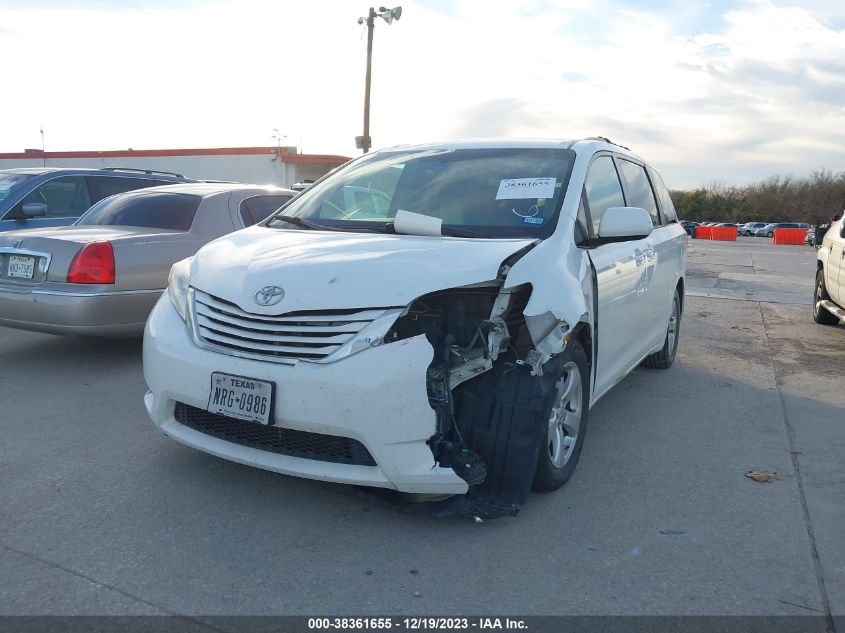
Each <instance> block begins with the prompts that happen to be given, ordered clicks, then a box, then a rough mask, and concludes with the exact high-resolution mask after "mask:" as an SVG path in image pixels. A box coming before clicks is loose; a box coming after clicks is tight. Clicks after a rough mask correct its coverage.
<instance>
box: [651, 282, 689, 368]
mask: <svg viewBox="0 0 845 633" xmlns="http://www.w3.org/2000/svg"><path fill="white" fill-rule="evenodd" d="M680 337H681V295H680V294H679V293H678V289H677V288H675V296H674V297H672V313H671V314H670V315H669V324H668V325H667V326H666V337H665V338H664V339H663V348H662V349H661V350H660V351H659V352H655V353H654V354H650V355H648V356H646V357H645V360H643V363H642V364H643V365H644V366H645V367H650V368H651V369H669V368H670V367H671V366H672V363H674V362H675V354H676V353H677V352H678V339H679V338H680Z"/></svg>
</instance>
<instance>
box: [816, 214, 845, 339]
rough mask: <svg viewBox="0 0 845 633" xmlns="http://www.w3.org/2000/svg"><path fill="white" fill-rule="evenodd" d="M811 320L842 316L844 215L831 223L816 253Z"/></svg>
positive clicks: (844, 307)
mask: <svg viewBox="0 0 845 633" xmlns="http://www.w3.org/2000/svg"><path fill="white" fill-rule="evenodd" d="M813 319H814V320H815V322H816V323H821V324H822V325H836V324H837V323H839V322H840V321H841V320H842V319H845V218H843V219H839V220H837V221H836V222H834V223H833V224H831V226H830V228H829V229H828V230H827V233H825V235H824V238H823V239H822V243H821V246H819V251H818V253H817V254H816V282H815V285H814V292H813Z"/></svg>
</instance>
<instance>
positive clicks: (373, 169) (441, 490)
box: [144, 138, 687, 516]
mask: <svg viewBox="0 0 845 633" xmlns="http://www.w3.org/2000/svg"><path fill="white" fill-rule="evenodd" d="M686 249H687V239H686V233H685V232H684V229H683V228H682V227H681V225H680V224H679V223H678V221H677V218H676V215H675V210H674V207H673V206H672V202H671V199H670V197H669V192H668V190H667V189H666V186H665V185H664V184H663V181H662V180H661V178H660V176H659V175H658V174H657V172H656V171H654V170H653V169H652V168H651V167H650V166H648V165H647V164H646V163H644V162H643V161H642V160H641V159H640V158H638V157H637V156H636V155H635V154H633V153H631V152H630V151H629V150H628V149H626V148H624V147H621V146H619V145H615V144H613V143H611V142H609V141H608V140H607V139H603V138H590V139H584V140H579V141H558V140H549V141H534V140H528V141H521V140H520V141H516V140H502V141H467V142H451V143H440V144H430V145H421V146H409V147H399V148H393V149H389V150H383V151H379V152H375V153H371V154H367V155H365V156H362V157H361V158H358V159H356V160H354V161H352V162H350V163H348V164H347V165H346V166H344V167H342V168H340V169H339V170H337V171H336V172H334V173H332V174H329V175H328V176H326V177H324V178H323V179H322V180H321V181H318V182H317V183H316V184H314V185H313V186H311V187H310V188H309V189H308V190H307V191H305V192H303V193H302V194H300V195H299V196H298V197H296V198H294V199H293V200H292V201H291V202H290V203H288V204H287V205H286V206H285V207H283V208H282V209H281V210H280V211H279V212H278V213H277V214H276V215H274V216H271V218H270V219H269V220H268V221H266V222H263V223H261V224H259V225H257V226H255V227H252V228H248V229H245V230H242V231H239V232H236V233H234V234H231V235H228V236H226V237H223V238H220V239H218V240H216V241H214V242H212V243H210V244H208V245H206V246H205V247H203V248H202V249H201V250H200V251H199V252H198V253H197V255H196V256H195V257H193V258H191V259H187V260H183V261H182V262H179V263H177V264H176V265H175V266H174V267H173V270H172V271H171V277H170V282H169V286H168V292H167V294H166V296H163V297H162V299H161V300H160V301H159V302H158V304H157V305H156V307H155V309H154V310H153V313H152V314H151V316H150V318H149V320H148V322H147V327H146V332H145V337H144V376H145V379H146V382H147V385H148V386H149V391H148V392H147V394H146V396H145V398H144V401H145V404H146V408H147V411H148V413H149V415H150V418H151V419H152V420H153V422H154V423H155V424H156V426H158V427H159V428H160V429H161V430H162V431H163V432H164V433H166V434H167V435H169V436H170V437H172V438H173V439H175V440H177V441H179V442H181V443H183V444H186V445H188V446H192V447H194V448H197V449H199V450H202V451H205V452H208V453H211V454H213V455H217V456H219V457H223V458H225V459H230V460H233V461H236V462H240V463H242V464H248V465H251V466H257V467H259V468H264V469H267V470H271V471H275V472H279V473H285V474H289V475H296V476H300V477H308V478H312V479H320V480H327V481H335V482H344V483H349V484H358V485H364V486H373V487H377V488H385V489H390V490H396V491H401V492H403V493H414V494H416V495H418V497H417V498H419V499H436V498H442V499H444V500H443V501H441V504H442V508H441V511H442V512H443V513H454V514H463V515H474V516H496V515H502V514H515V513H516V511H517V510H518V508H519V506H520V505H521V504H523V503H524V502H525V500H526V498H527V496H528V494H529V491H530V490H531V489H532V488H533V489H535V490H553V489H555V488H558V487H560V486H561V485H563V484H564V483H565V482H566V481H567V480H568V479H569V478H570V477H571V475H572V473H573V470H574V469H575V466H576V464H577V461H578V457H579V454H580V451H581V446H582V445H583V441H584V435H585V432H586V428H587V421H588V417H589V409H590V407H591V406H592V405H594V404H595V403H596V401H597V400H598V399H599V398H600V397H601V396H603V395H604V394H605V393H606V392H607V391H608V390H609V389H610V388H611V387H613V386H614V385H615V384H616V383H618V382H619V381H620V380H622V379H623V378H624V377H625V376H626V375H627V374H628V373H629V372H630V371H631V370H632V369H634V368H635V367H637V366H638V365H639V364H640V363H641V362H644V364H646V365H648V366H651V367H660V368H666V367H668V366H669V365H671V364H672V362H673V360H674V357H675V352H676V349H677V345H678V336H679V326H680V321H681V313H682V308H683V296H684V274H685V269H686Z"/></svg>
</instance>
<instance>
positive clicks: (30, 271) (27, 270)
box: [6, 255, 35, 279]
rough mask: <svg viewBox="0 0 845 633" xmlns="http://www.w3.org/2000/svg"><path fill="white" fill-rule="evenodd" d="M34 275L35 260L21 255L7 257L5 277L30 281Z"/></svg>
mask: <svg viewBox="0 0 845 633" xmlns="http://www.w3.org/2000/svg"><path fill="white" fill-rule="evenodd" d="M34 274H35V258H34V257H25V256H22V255H9V266H8V268H6V275H7V276H9V277H19V278H20V279H32V276H33V275H34Z"/></svg>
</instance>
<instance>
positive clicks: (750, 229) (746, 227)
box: [737, 222, 767, 237]
mask: <svg viewBox="0 0 845 633" xmlns="http://www.w3.org/2000/svg"><path fill="white" fill-rule="evenodd" d="M766 224H767V223H766V222H746V223H745V224H741V225H740V226H739V227H738V228H737V232H738V233H739V234H740V235H745V236H747V237H750V236H753V235H754V233H755V231H757V229H762V228H763V227H764V226H766Z"/></svg>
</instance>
